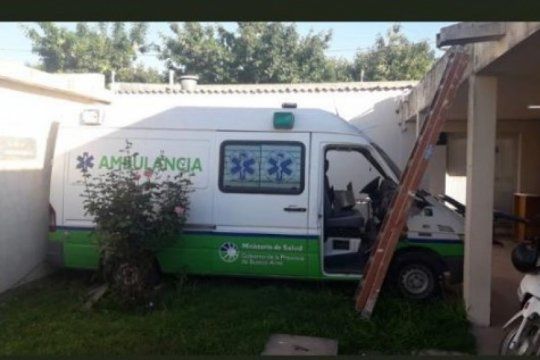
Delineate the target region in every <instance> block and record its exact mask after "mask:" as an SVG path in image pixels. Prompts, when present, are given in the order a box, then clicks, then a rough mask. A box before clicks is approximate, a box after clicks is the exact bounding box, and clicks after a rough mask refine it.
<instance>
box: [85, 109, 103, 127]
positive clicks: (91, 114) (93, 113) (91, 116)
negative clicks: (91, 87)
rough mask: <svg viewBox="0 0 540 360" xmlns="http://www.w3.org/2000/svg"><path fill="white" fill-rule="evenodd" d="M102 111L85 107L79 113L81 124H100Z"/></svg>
mask: <svg viewBox="0 0 540 360" xmlns="http://www.w3.org/2000/svg"><path fill="white" fill-rule="evenodd" d="M101 122H102V113H101V111H100V110H99V109H87V110H83V112H82V113H81V124H83V125H101Z"/></svg>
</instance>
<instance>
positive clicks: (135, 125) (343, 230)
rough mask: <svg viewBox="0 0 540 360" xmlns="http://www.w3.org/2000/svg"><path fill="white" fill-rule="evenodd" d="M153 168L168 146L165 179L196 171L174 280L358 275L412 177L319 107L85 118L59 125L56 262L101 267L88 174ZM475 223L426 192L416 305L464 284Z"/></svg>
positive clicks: (399, 276)
mask: <svg viewBox="0 0 540 360" xmlns="http://www.w3.org/2000/svg"><path fill="white" fill-rule="evenodd" d="M126 140H129V141H130V142H131V143H132V144H133V151H134V152H137V153H139V156H138V160H137V161H136V162H134V163H133V164H131V165H130V166H133V167H134V169H135V170H138V171H140V172H141V174H142V173H143V172H144V171H145V170H146V169H148V168H152V167H153V166H154V161H155V159H156V158H157V157H158V156H159V155H160V154H161V153H162V152H163V153H164V154H165V156H166V161H165V166H166V171H167V172H170V173H171V174H176V173H178V172H180V171H183V172H189V173H191V174H193V175H192V181H193V188H194V191H193V192H192V193H191V194H190V202H191V208H190V211H189V218H188V224H187V226H186V228H185V231H184V232H183V233H182V234H178V241H177V242H176V243H175V244H174V245H173V246H171V247H170V248H168V249H166V250H164V251H162V252H160V253H159V254H158V256H157V261H158V263H159V267H160V270H161V271H162V272H168V273H172V272H180V271H187V272H188V273H193V274H215V275H230V276H260V277H283V278H297V279H329V280H332V279H335V280H355V281H357V280H358V279H359V278H360V277H361V273H362V269H363V267H364V264H365V262H366V260H367V259H368V257H369V252H370V250H371V248H372V245H373V242H374V241H375V237H376V234H377V230H378V228H379V227H380V224H381V222H382V219H383V217H384V214H385V213H386V211H387V209H388V206H389V202H390V199H391V197H392V195H393V193H394V192H395V189H396V183H398V182H399V177H400V171H399V169H398V168H397V167H396V166H395V164H393V162H392V161H391V159H389V158H388V156H387V155H386V154H385V153H384V151H383V150H382V149H380V148H379V147H378V146H377V145H375V144H373V143H371V142H370V141H369V139H367V138H366V137H365V136H364V135H363V134H362V133H361V132H360V131H359V130H358V129H357V128H355V127H353V126H352V125H350V124H349V123H347V122H346V121H345V120H343V119H341V118H340V117H338V116H336V115H334V114H331V113H329V112H325V111H322V110H316V109H297V108H277V109H271V108H207V107H206V108H205V107H175V108H172V109H168V110H166V111H161V112H159V111H154V112H147V113H137V112H133V111H132V112H129V111H126V109H122V108H121V107H118V108H115V107H111V108H107V109H99V110H92V111H86V112H84V113H83V114H82V115H81V118H80V119H76V120H74V121H73V122H72V123H69V122H67V123H64V124H62V125H61V126H60V128H59V131H58V134H57V141H56V147H55V155H54V159H53V170H52V179H51V193H50V203H51V214H53V215H54V219H52V221H53V222H54V223H55V224H56V226H55V228H54V229H52V230H53V231H51V233H50V242H49V243H50V255H51V259H53V260H54V261H55V262H56V263H59V264H61V265H62V266H65V267H69V268H82V269H94V268H96V267H97V266H98V263H99V253H98V250H97V246H96V239H95V237H94V236H91V233H92V228H93V226H94V224H93V221H92V219H91V218H89V217H88V216H86V215H85V212H84V210H83V206H82V200H83V198H82V197H81V193H82V192H83V190H84V186H83V182H82V180H83V177H82V174H83V172H89V173H90V174H93V175H95V174H99V173H102V172H106V171H109V170H111V169H114V168H118V167H120V166H125V164H126V162H124V161H122V154H121V153H119V150H120V149H122V148H123V147H124V144H125V141H126ZM462 258H463V217H462V216H460V215H459V214H458V213H456V212H454V211H453V210H452V209H450V208H448V207H446V206H445V205H444V204H443V203H442V202H440V201H439V200H437V199H436V198H435V197H433V196H431V195H429V194H428V193H426V192H423V191H420V192H418V194H417V198H416V200H415V204H414V206H413V208H412V211H411V214H410V217H409V220H408V223H407V228H406V229H405V231H404V232H403V236H402V239H401V241H400V243H399V247H398V250H397V252H396V253H395V255H394V259H393V263H392V271H391V275H392V278H393V279H394V280H396V281H397V285H398V286H399V287H400V289H401V290H402V291H403V292H404V293H405V294H406V295H409V296H410V297H413V298H425V297H428V296H431V295H433V294H434V293H435V292H437V291H438V290H439V285H440V281H439V280H441V279H447V280H451V281H454V282H456V281H460V280H461V273H462V263H463V259H462Z"/></svg>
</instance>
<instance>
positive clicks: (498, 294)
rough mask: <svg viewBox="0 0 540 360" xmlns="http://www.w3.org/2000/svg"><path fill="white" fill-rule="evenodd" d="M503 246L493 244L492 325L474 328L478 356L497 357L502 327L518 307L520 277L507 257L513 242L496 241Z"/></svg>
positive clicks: (509, 239)
mask: <svg viewBox="0 0 540 360" xmlns="http://www.w3.org/2000/svg"><path fill="white" fill-rule="evenodd" d="M498 240H499V241H500V243H501V244H502V246H500V245H496V244H493V262H492V266H493V273H492V274H493V277H492V288H491V326H490V327H474V328H473V333H474V334H475V336H476V341H477V351H478V354H479V355H497V354H498V352H499V344H500V342H501V340H502V338H503V336H504V331H503V329H502V326H503V325H504V324H505V323H506V321H508V320H509V319H510V318H511V317H512V315H514V314H515V313H516V312H517V311H518V310H519V307H520V304H519V300H518V298H517V288H518V285H519V282H520V281H521V278H522V277H523V274H521V273H520V272H518V271H517V270H516V269H514V267H513V266H512V262H511V259H510V254H511V252H512V249H513V248H514V246H516V244H517V243H516V242H514V241H513V240H512V239H511V238H509V237H506V238H502V237H501V238H499V239H498Z"/></svg>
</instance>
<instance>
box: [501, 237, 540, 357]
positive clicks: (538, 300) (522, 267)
mask: <svg viewBox="0 0 540 360" xmlns="http://www.w3.org/2000/svg"><path fill="white" fill-rule="evenodd" d="M539 255H540V237H535V238H534V239H532V241H530V242H528V243H521V244H518V245H517V246H516V247H515V248H514V250H513V251H512V264H513V265H514V267H515V268H516V269H517V270H518V271H520V272H523V273H525V276H524V277H523V279H522V280H521V283H520V284H519V287H518V291H517V295H518V298H519V301H520V302H521V309H520V310H519V311H518V312H517V313H516V314H515V315H514V316H513V317H512V318H511V319H510V320H508V322H507V323H506V324H505V325H504V326H503V329H505V330H506V335H505V337H504V338H503V340H502V342H501V345H500V349H499V353H500V354H501V355H540V256H539Z"/></svg>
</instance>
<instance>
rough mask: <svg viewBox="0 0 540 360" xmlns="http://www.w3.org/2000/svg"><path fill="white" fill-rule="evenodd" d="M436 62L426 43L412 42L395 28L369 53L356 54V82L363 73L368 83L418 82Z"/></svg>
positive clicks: (380, 37)
mask: <svg viewBox="0 0 540 360" xmlns="http://www.w3.org/2000/svg"><path fill="white" fill-rule="evenodd" d="M434 61H435V53H434V51H433V50H432V49H431V47H430V46H429V43H428V42H427V41H420V42H417V43H414V42H411V41H410V40H408V39H407V37H406V36H405V35H404V34H403V33H402V32H401V26H400V25H397V24H396V25H393V26H392V27H391V28H390V29H389V30H388V31H387V33H386V36H385V37H383V36H381V35H379V36H378V37H377V39H376V40H375V45H374V46H373V47H372V48H371V49H370V50H368V51H364V52H358V53H357V54H356V58H355V61H354V68H355V79H357V80H358V79H359V78H360V72H361V71H362V70H364V80H365V81H381V80H389V81H391V80H418V79H421V78H422V77H423V76H424V74H425V73H426V72H427V71H428V70H429V69H430V68H431V66H432V65H433V62H434Z"/></svg>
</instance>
